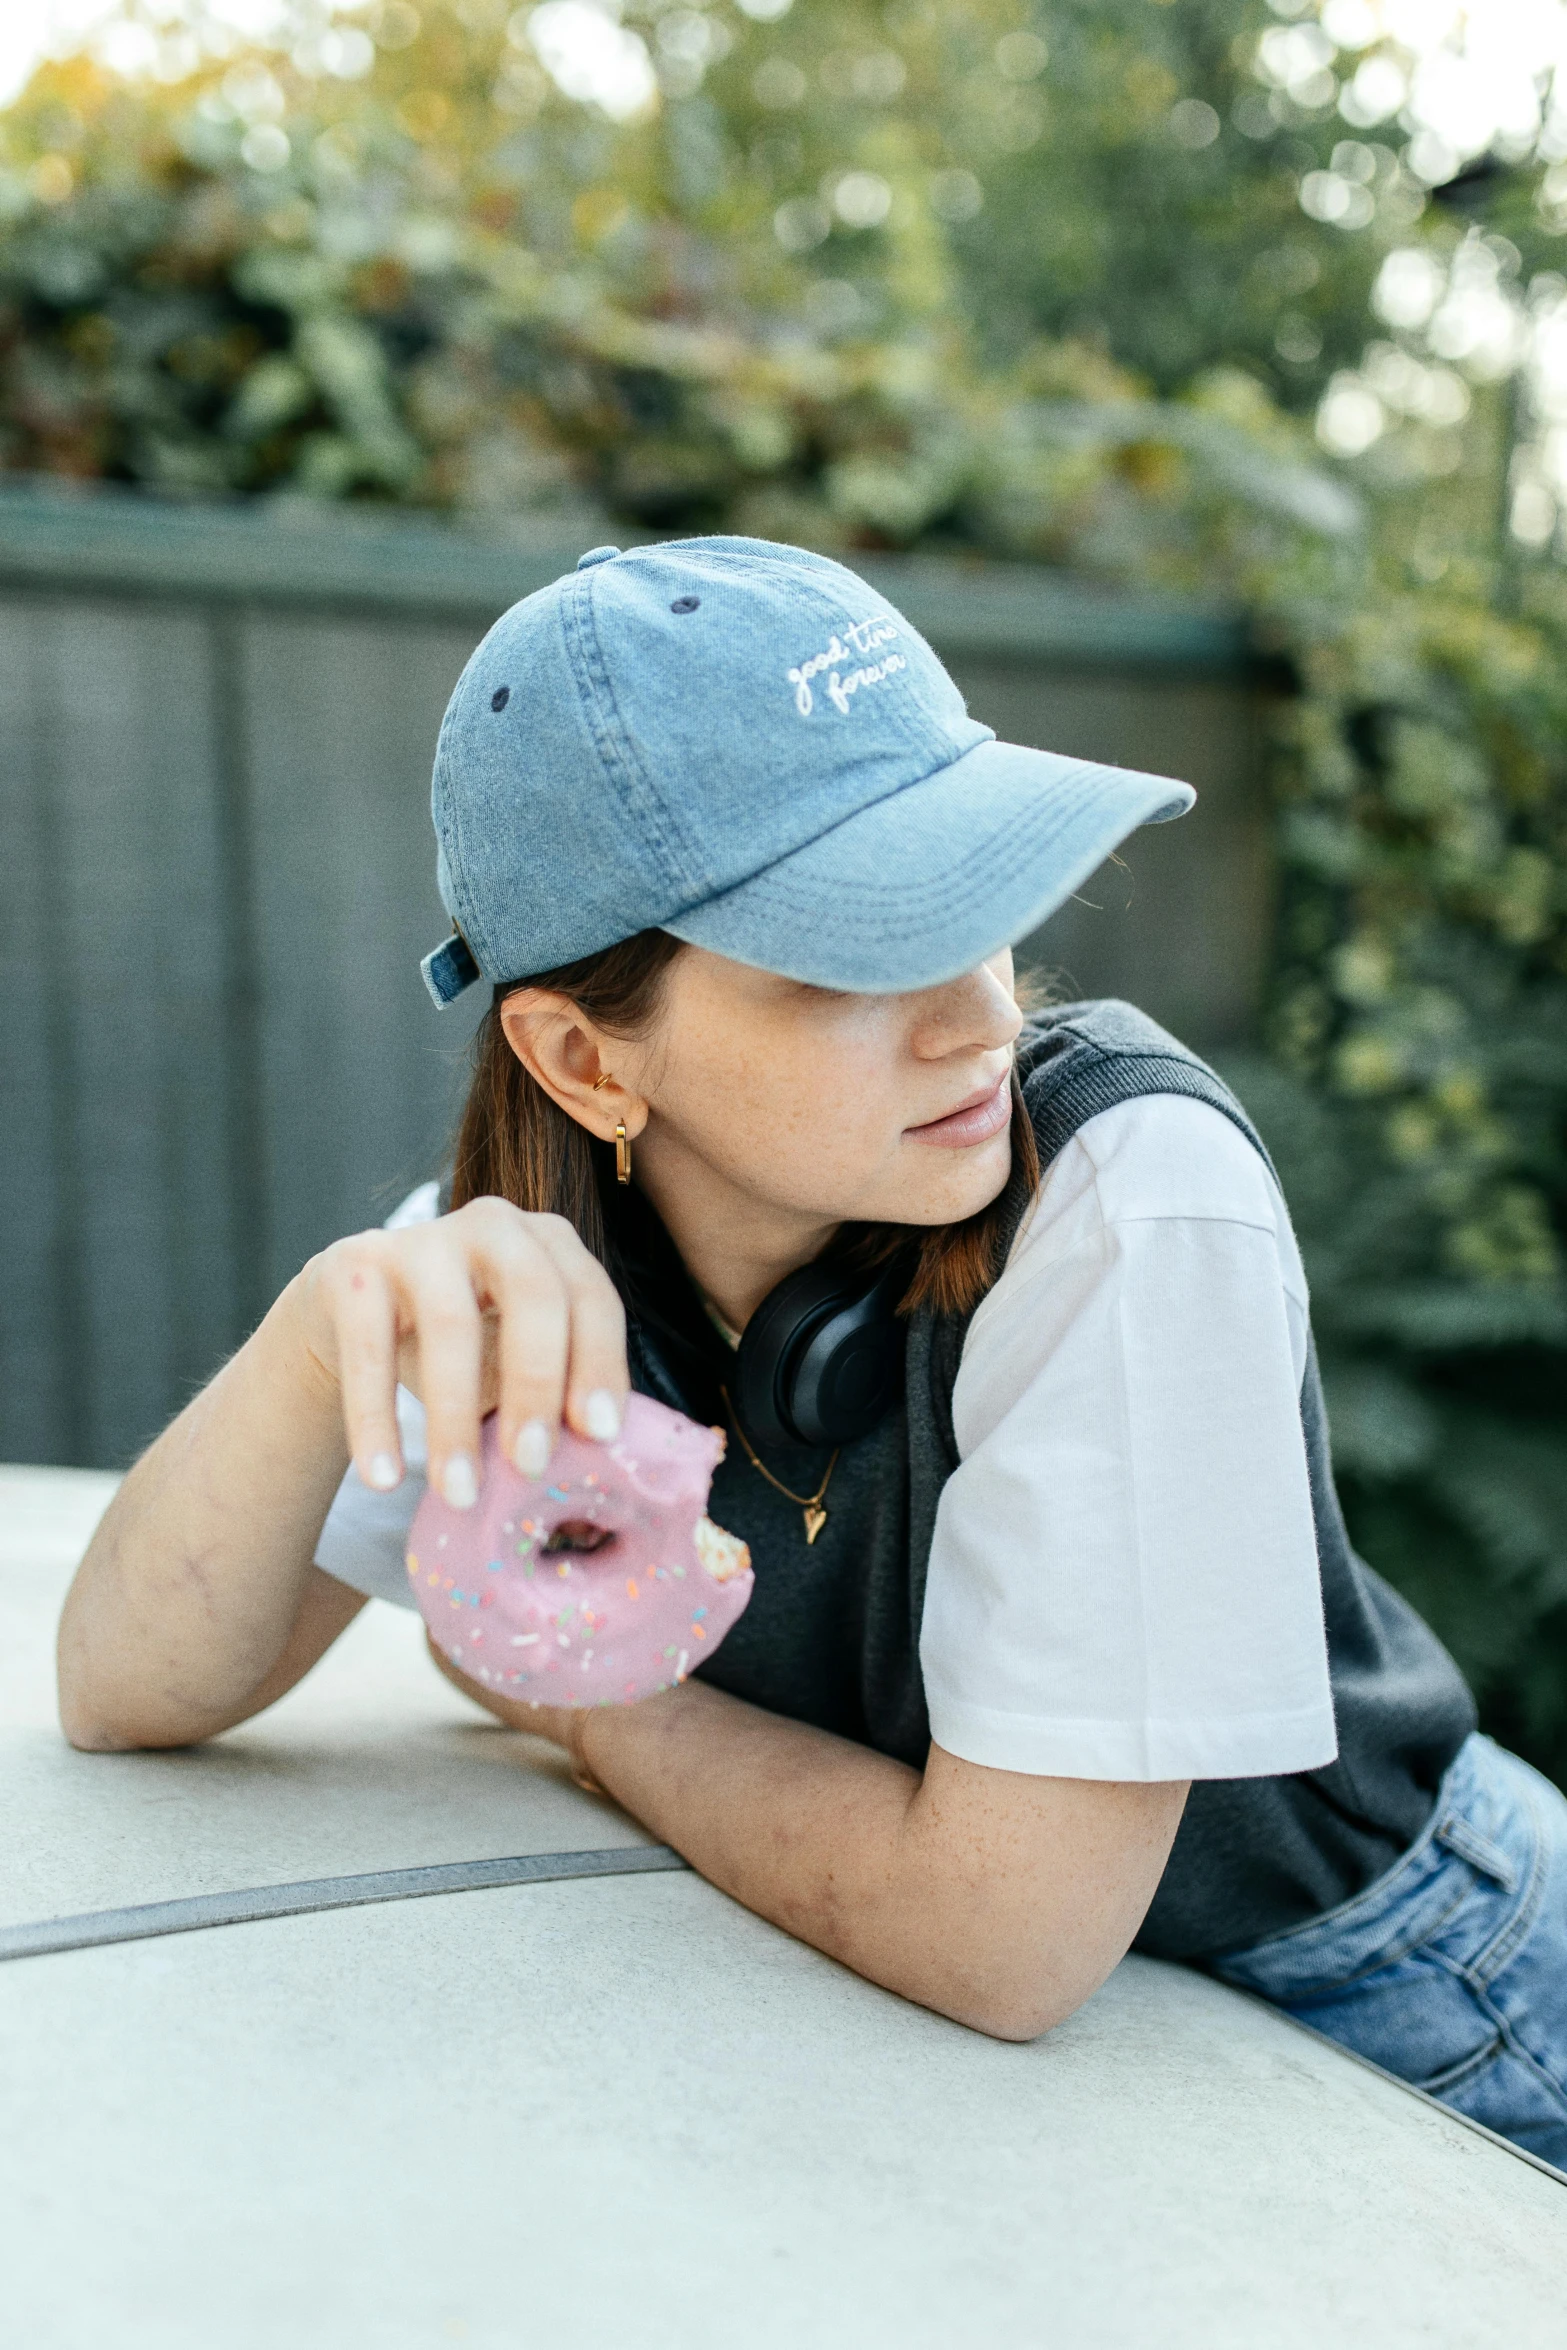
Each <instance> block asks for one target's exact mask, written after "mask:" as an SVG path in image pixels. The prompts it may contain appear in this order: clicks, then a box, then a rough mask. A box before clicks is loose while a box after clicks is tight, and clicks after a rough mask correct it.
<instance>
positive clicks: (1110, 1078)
mask: <svg viewBox="0 0 1567 2350" xmlns="http://www.w3.org/2000/svg"><path fill="white" fill-rule="evenodd" d="M1018 1073H1019V1076H1020V1078H1021V1080H1022V1086H1023V1097H1024V1100H1025V1101H1026V1103H1027V1105H1028V1109H1029V1114H1030V1116H1031V1117H1032V1119H1033V1123H1034V1131H1035V1133H1036V1135H1037V1136H1038V1139H1039V1155H1040V1159H1041V1162H1042V1163H1044V1164H1048V1163H1049V1161H1050V1160H1051V1159H1052V1158H1054V1156H1055V1155H1056V1153H1057V1152H1058V1151H1059V1150H1060V1149H1061V1148H1062V1147H1063V1145H1064V1144H1065V1143H1067V1142H1068V1141H1069V1140H1070V1138H1071V1137H1072V1135H1073V1134H1075V1133H1076V1131H1077V1129H1078V1128H1079V1127H1080V1126H1081V1125H1083V1124H1084V1123H1085V1122H1086V1121H1087V1120H1088V1119H1089V1118H1092V1117H1093V1116H1094V1115H1095V1114H1096V1113H1097V1112H1098V1111H1100V1110H1106V1109H1110V1108H1113V1107H1114V1105H1115V1104H1116V1103H1118V1102H1124V1101H1130V1100H1132V1099H1134V1098H1136V1097H1137V1096H1139V1095H1142V1094H1152V1093H1176V1094H1184V1095H1186V1096H1187V1097H1188V1098H1190V1099H1192V1100H1194V1101H1202V1102H1207V1103H1208V1104H1210V1106H1211V1107H1212V1108H1214V1109H1216V1110H1218V1111H1219V1112H1220V1113H1221V1114H1222V1115H1223V1116H1224V1117H1226V1118H1228V1119H1230V1120H1231V1121H1232V1123H1233V1124H1234V1125H1236V1126H1237V1127H1238V1128H1239V1129H1240V1131H1241V1132H1242V1133H1243V1134H1244V1135H1245V1136H1246V1138H1247V1140H1248V1141H1249V1142H1250V1143H1251V1144H1252V1145H1253V1146H1254V1147H1255V1148H1256V1149H1257V1150H1258V1151H1259V1152H1261V1153H1262V1156H1263V1157H1264V1159H1266V1158H1267V1152H1266V1151H1265V1150H1264V1148H1263V1144H1262V1142H1261V1139H1260V1138H1259V1136H1258V1134H1257V1132H1256V1129H1255V1128H1254V1127H1253V1126H1252V1124H1251V1122H1250V1120H1249V1119H1248V1118H1247V1116H1246V1114H1245V1112H1244V1110H1242V1109H1241V1107H1240V1105H1239V1103H1238V1102H1237V1101H1236V1100H1235V1097H1234V1096H1233V1094H1231V1093H1230V1092H1229V1091H1228V1089H1227V1088H1226V1087H1225V1086H1224V1085H1223V1084H1222V1082H1221V1081H1220V1079H1219V1078H1218V1077H1216V1076H1215V1075H1214V1073H1213V1071H1212V1070H1211V1069H1209V1068H1207V1067H1206V1066H1205V1064H1204V1063H1203V1062H1201V1061H1199V1060H1198V1059H1197V1058H1196V1057H1195V1055H1193V1054H1192V1053H1189V1052H1187V1051H1186V1049H1185V1048H1184V1046H1182V1045H1179V1044H1177V1043H1176V1042H1175V1040H1174V1039H1173V1038H1172V1037H1169V1036H1167V1035H1166V1034H1165V1033H1164V1031H1163V1030H1162V1029H1160V1028H1158V1027H1156V1026H1155V1025H1154V1023H1153V1022H1152V1021H1151V1020H1148V1019H1146V1018H1145V1017H1144V1016H1143V1014H1142V1013H1140V1012H1137V1011H1134V1010H1133V1009H1132V1007H1131V1006H1130V1005H1127V1004H1120V1003H1093V1004H1071V1005H1066V1006H1064V1007H1061V1008H1059V1009H1056V1010H1053V1011H1050V1012H1047V1013H1044V1014H1042V1015H1040V1016H1038V1017H1037V1018H1035V1019H1034V1020H1032V1021H1031V1022H1030V1024H1029V1027H1028V1028H1027V1030H1026V1031H1025V1032H1024V1035H1023V1037H1022V1038H1021V1039H1020V1041H1019V1050H1018ZM625 1201H626V1195H625V1194H622V1195H621V1201H620V1202H619V1203H617V1202H614V1201H612V1200H609V1199H606V1207H607V1208H608V1209H609V1211H610V1215H611V1219H612V1231H613V1232H614V1261H613V1263H612V1270H613V1271H614V1272H615V1275H616V1278H617V1281H618V1282H619V1284H620V1287H621V1289H622V1292H623V1294H624V1295H625V1296H626V1301H627V1307H628V1319H629V1324H630V1337H631V1358H632V1376H633V1380H634V1383H635V1384H636V1385H637V1386H638V1387H639V1388H641V1389H642V1390H643V1391H644V1392H645V1393H648V1394H652V1395H657V1396H659V1397H661V1398H662V1399H663V1400H664V1401H665V1402H668V1403H672V1404H674V1405H676V1406H677V1407H678V1408H680V1409H683V1410H686V1411H689V1412H690V1413H691V1414H692V1415H693V1416H694V1417H700V1418H703V1419H706V1420H709V1421H719V1422H721V1421H723V1420H724V1419H725V1417H726V1415H725V1411H724V1405H723V1401H722V1398H721V1396H720V1395H719V1393H718V1387H719V1382H720V1381H721V1380H723V1379H724V1378H725V1377H726V1375H727V1370H728V1367H729V1363H730V1360H731V1358H730V1357H728V1355H727V1353H726V1350H725V1349H724V1347H723V1345H722V1342H721V1341H720V1340H719V1339H718V1338H717V1336H716V1334H715V1333H714V1332H713V1331H712V1329H711V1327H710V1325H709V1324H708V1323H707V1321H706V1318H705V1316H704V1315H703V1314H702V1312H701V1309H700V1305H699V1303H698V1302H697V1301H696V1299H695V1294H694V1292H693V1291H692V1290H691V1287H690V1284H689V1282H688V1281H687V1280H686V1279H685V1276H684V1273H683V1269H682V1268H681V1267H680V1265H679V1261H678V1259H677V1258H676V1257H675V1254H674V1251H673V1248H672V1246H671V1244H670V1243H669V1241H668V1238H667V1236H666V1235H665V1234H664V1233H663V1230H662V1227H661V1226H659V1225H658V1223H657V1219H656V1218H654V1217H653V1216H652V1214H651V1211H650V1210H648V1209H647V1208H646V1207H645V1206H641V1205H638V1206H632V1207H628V1206H627V1205H626V1204H625ZM1027 1205H1028V1194H1027V1191H1026V1189H1025V1187H1024V1185H1023V1183H1022V1182H1021V1180H1020V1179H1019V1178H1017V1177H1014V1180H1013V1182H1012V1184H1011V1185H1010V1186H1009V1189H1008V1192H1007V1194H1006V1197H1005V1200H1004V1203H1003V1214H1004V1220H1005V1229H1006V1237H1007V1238H1008V1240H1010V1239H1011V1237H1012V1235H1013V1234H1014V1233H1015V1232H1016V1230H1017V1227H1018V1224H1019V1222H1020V1221H1021V1218H1022V1216H1023V1214H1024V1211H1025V1209H1026V1207H1027ZM617 1209H618V1216H617ZM966 1328H967V1318H966V1317H955V1316H950V1315H948V1316H943V1315H936V1314H932V1313H928V1312H921V1313H918V1314H916V1315H915V1316H914V1317H913V1319H912V1321H911V1324H910V1329H909V1344H908V1358H907V1370H906V1375H905V1387H904V1398H903V1402H902V1405H901V1406H900V1407H899V1408H898V1409H897V1410H896V1411H894V1412H892V1413H889V1414H888V1416H887V1418H886V1419H884V1420H883V1421H882V1422H881V1424H880V1425H879V1426H878V1427H877V1428H876V1429H874V1430H873V1431H872V1433H871V1434H870V1435H869V1436H867V1437H865V1438H863V1439H862V1440H861V1441H860V1442H859V1443H858V1444H854V1445H850V1446H847V1447H846V1448H845V1449H844V1451H843V1453H842V1455H841V1457H840V1459H839V1461H838V1465H837V1468H836V1469H835V1471H834V1473H833V1479H832V1484H831V1487H830V1489H829V1492H828V1497H827V1498H828V1503H829V1512H828V1519H827V1524H826V1526H825V1528H824V1529H823V1532H822V1534H821V1536H820V1538H819V1540H818V1541H817V1542H816V1543H815V1545H814V1546H810V1545H807V1543H806V1541H805V1536H804V1529H803V1524H802V1518H801V1512H800V1509H799V1507H798V1505H797V1504H795V1503H794V1502H792V1501H788V1500H785V1499H784V1498H783V1497H782V1496H781V1495H779V1494H777V1493H775V1492H774V1491H773V1489H772V1488H771V1487H770V1486H768V1485H767V1484H765V1483H764V1481H763V1480H762V1478H760V1477H759V1476H758V1475H757V1473H756V1471H755V1470H754V1469H753V1468H752V1467H751V1465H750V1463H749V1462H748V1461H747V1460H746V1458H745V1455H744V1453H743V1451H742V1450H741V1448H740V1447H739V1446H738V1445H735V1444H731V1446H730V1450H729V1453H728V1456H727V1457H726V1459H725V1460H724V1461H723V1462H722V1463H721V1465H720V1467H719V1470H718V1474H717V1476H716V1478H715V1480H714V1485H713V1495H712V1500H711V1503H710V1505H709V1506H710V1508H711V1511H712V1515H713V1516H714V1518H716V1519H717V1521H718V1522H719V1524H720V1525H723V1526H727V1527H729V1528H730V1529H731V1531H732V1532H734V1533H736V1534H739V1535H742V1536H743V1537H744V1539H745V1540H746V1541H747V1542H748V1543H749V1544H750V1547H751V1557H752V1562H753V1564H754V1566H755V1569H756V1588H755V1591H754V1593H753V1596H752V1599H751V1604H750V1606H749V1607H748V1608H747V1610H746V1612H745V1614H744V1615H743V1616H742V1617H741V1619H740V1621H739V1623H738V1624H737V1625H736V1626H735V1627H734V1629H733V1630H732V1631H731V1632H730V1634H729V1635H728V1638H727V1639H726V1641H725V1643H724V1645H723V1647H722V1649H721V1650H720V1651H719V1652H718V1654H717V1655H716V1656H715V1657H713V1659H712V1660H711V1662H710V1663H708V1664H706V1665H704V1666H703V1667H702V1668H701V1671H702V1677H703V1678H704V1679H705V1680H708V1681H711V1682H712V1683H713V1684H714V1686H715V1687H717V1688H720V1689H728V1690H730V1691H732V1692H733V1693H734V1694H735V1695H736V1696H737V1697H744V1698H747V1699H749V1700H750V1701H751V1702H752V1703H753V1704H756V1705H762V1706H766V1707H767V1708H769V1710H771V1711H772V1712H774V1713H780V1714H786V1715H788V1716H790V1717H792V1718H793V1719H795V1720H797V1721H804V1722H812V1723H815V1724H817V1725H818V1726H819V1727H820V1728H822V1729H825V1730H832V1731H836V1732H837V1733H838V1734H839V1735H840V1736H842V1737H846V1738H853V1739H856V1740H858V1741H859V1742H860V1743H862V1744H864V1745H868V1746H873V1747H876V1748H877V1749H879V1750H880V1751H881V1752H882V1753H883V1754H889V1755H895V1756H897V1757H898V1758H899V1759H900V1760H901V1761H904V1762H907V1763H911V1764H913V1765H915V1766H916V1767H919V1766H922V1765H923V1763H924V1761H925V1757H926V1753H927V1750H928V1747H929V1743H930V1723H929V1718H928V1716H927V1713H926V1709H925V1691H924V1684H923V1681H922V1678H921V1674H920V1664H919V1634H920V1617H921V1614H922V1611H923V1607H924V1600H925V1572H926V1566H927V1563H928V1561H929V1557H930V1545H931V1535H932V1531H933V1529H934V1525H935V1516H936V1504H937V1502H938V1500H939V1498H940V1494H941V1489H942V1486H943V1484H944V1483H945V1482H946V1479H947V1478H948V1477H949V1476H950V1475H951V1474H952V1472H953V1470H954V1469H955V1468H956V1467H957V1465H958V1450H957V1444H956V1440H955V1438H954V1435H953V1429H952V1392H953V1386H954V1383H955V1381H956V1378H957V1370H958V1362H959V1359H960V1356H961V1353H962V1347H963V1337H964V1332H965V1330H966ZM1301 1421H1302V1426H1303V1430H1304V1434H1305V1441H1306V1456H1307V1461H1308V1464H1309V1467H1310V1474H1311V1493H1312V1506H1313V1510H1314V1513H1315V1518H1316V1532H1317V1555H1318V1559H1319V1561H1320V1565H1321V1572H1322V1596H1323V1604H1324V1610H1325V1616H1326V1623H1327V1639H1328V1659H1329V1668H1330V1671H1331V1675H1332V1683H1333V1699H1334V1708H1335V1713H1336V1716H1337V1723H1338V1738H1339V1755H1338V1760H1337V1761H1336V1762H1334V1763H1332V1764H1330V1765H1329V1766H1328V1768H1327V1769H1325V1770H1321V1771H1310V1772H1305V1773H1302V1774H1300V1775H1298V1776H1295V1777H1291V1778H1273V1779H1225V1780H1204V1781H1200V1782H1198V1784H1197V1785H1195V1786H1194V1787H1193V1789H1192V1793H1191V1798H1190V1801H1189V1802H1188V1804H1187V1808H1186V1814H1185V1817H1184V1819H1183V1821H1182V1823H1181V1828H1180V1832H1179V1834H1178V1835H1177V1837H1176V1840H1175V1846H1174V1850H1173V1851H1172V1853H1171V1855H1170V1859H1169V1863H1168V1865H1167V1867H1166V1869H1165V1872H1164V1877H1163V1880H1162V1882H1161V1884H1160V1886H1159V1890H1158V1892H1157V1894H1156V1895H1155V1896H1154V1901H1153V1905H1152V1907H1151V1908H1150V1910H1149V1912H1148V1915H1147V1918H1146V1919H1145V1921H1144V1923H1143V1927H1142V1930H1141V1932H1140V1933H1139V1935H1138V1937H1137V1943H1136V1947H1137V1948H1138V1949H1139V1950H1144V1951H1148V1952H1150V1953H1152V1954H1153V1955H1155V1956H1157V1957H1161V1958H1178V1959H1200V1958H1203V1957H1205V1956H1209V1955H1213V1954H1216V1953H1218V1952H1220V1951H1223V1950H1229V1949H1234V1948H1237V1947H1240V1946H1242V1945H1244V1944H1246V1943H1249V1942H1253V1941H1256V1940H1258V1939H1260V1938H1261V1937H1262V1936H1263V1935H1265V1934H1271V1933H1276V1932H1279V1931H1280V1930H1282V1929H1283V1928H1285V1927H1288V1926H1293V1925H1296V1924H1299V1923H1301V1922H1302V1921H1303V1920H1305V1919H1307V1918H1310V1917H1314V1916H1316V1915H1319V1914H1320V1913H1321V1912H1322V1911H1323V1910H1325V1909H1331V1908H1333V1907H1335V1906H1336V1905H1337V1904H1338V1903H1339V1902H1341V1901H1345V1900H1348V1899H1349V1898H1350V1897H1351V1896H1352V1895H1354V1894H1356V1893H1358V1892H1360V1891H1361V1890H1362V1889H1363V1888H1364V1887H1365V1886H1367V1885H1369V1884H1370V1883H1372V1882H1373V1881H1374V1879H1376V1878H1377V1877H1379V1876H1381V1875H1382V1874H1383V1872H1384V1871H1385V1870H1386V1869H1387V1868H1389V1867H1390V1866H1391V1864H1392V1863H1393V1861H1395V1860H1396V1859H1397V1858H1398V1856H1399V1854H1400V1853H1401V1852H1402V1851H1404V1850H1405V1848H1406V1847H1407V1846H1408V1845H1409V1844H1410V1843H1411V1842H1412V1841H1413V1839H1414V1838H1415V1837H1416V1836H1417V1835H1418V1834H1419V1833H1420V1831H1421V1829H1422V1828H1423V1827H1424V1825H1425V1823H1426V1820H1427V1818H1428V1816H1429V1814H1430V1811H1431V1807H1432V1802H1433V1799H1434V1797H1435V1794H1436V1789H1437V1785H1438V1783H1439V1781H1440V1779H1441V1776H1442V1773H1443V1772H1444V1770H1445V1769H1446V1768H1447V1765H1448V1764H1449V1762H1451V1760H1452V1758H1453V1756H1454V1755H1455V1754H1456V1753H1457V1751H1458V1749H1459V1747H1460V1746H1461V1745H1462V1743H1463V1741H1464V1739H1465V1738H1466V1737H1467V1736H1468V1734H1469V1732H1470V1731H1471V1730H1472V1729H1473V1727H1474V1707H1473V1703H1472V1701H1471V1699H1470V1696H1469V1692H1468V1690H1467V1689H1466V1687H1465V1686H1464V1683H1463V1680H1462V1678H1461V1676H1460V1675H1459V1672H1458V1669H1457V1667H1456V1666H1455V1665H1454V1663H1453V1662H1452V1659H1451V1658H1450V1657H1449V1656H1448V1654H1447V1652H1446V1650H1445V1649H1444V1648H1443V1647H1442V1646H1441V1644H1440V1642H1439V1641H1438V1640H1437V1639H1436V1637H1435V1635H1434V1634H1433V1633H1432V1632H1430V1631H1429V1630H1428V1629H1427V1627H1426V1626H1425V1624H1424V1623H1422V1621H1421V1619H1420V1618H1419V1617H1418V1616H1417V1615H1416V1614H1415V1613H1414V1611H1413V1609H1412V1608H1410V1607H1409V1606H1408V1605H1407V1604H1406V1603H1405V1601H1403V1600H1402V1599H1400V1598H1399V1597H1398V1595H1397V1594H1396V1593H1395V1592H1394V1591H1392V1590H1390V1589H1389V1587H1388V1586H1387V1584H1385V1583H1384V1582H1383V1581H1382V1580H1381V1579H1380V1577H1378V1576H1377V1575H1375V1574H1373V1573H1372V1571H1371V1569H1370V1568H1369V1567H1367V1566H1366V1565H1365V1564H1364V1563H1363V1561H1362V1560H1360V1559H1359V1558H1357V1557H1356V1555H1355V1552H1354V1551H1353V1549H1352V1548H1351V1546H1350V1542H1349V1537H1348V1535H1347V1533H1346V1532H1345V1528H1344V1521H1343V1518H1342V1515H1341V1514H1340V1511H1339V1505H1338V1498H1337V1495H1336V1494H1335V1492H1334V1489H1333V1478H1332V1471H1331V1467H1330V1464H1329V1458H1328V1435H1327V1422H1326V1418H1325V1415H1324V1412H1323V1405H1322V1388H1321V1382H1320V1380H1319V1378H1318V1375H1317V1364H1316V1356H1315V1352H1314V1351H1313V1352H1312V1354H1311V1357H1310V1359H1309V1361H1308V1365H1307V1370H1306V1378H1305V1383H1304V1387H1303V1390H1302V1394H1301ZM826 1460H827V1456H826V1455H825V1454H824V1453H818V1452H809V1451H800V1452H795V1453H790V1452H786V1451H783V1450H770V1451H769V1453H768V1455H767V1465H768V1467H769V1468H770V1469H771V1470H772V1471H773V1472H774V1474H775V1475H776V1476H778V1477H779V1478H780V1479H781V1480H782V1482H783V1483H784V1484H785V1485H788V1486H791V1487H792V1488H793V1489H794V1490H795V1491H796V1492H797V1493H810V1492H813V1491H814V1490H815V1488H816V1486H817V1484H818V1483H819V1482H820V1479H821V1475H822V1471H823V1469H824V1468H825V1466H826Z"/></svg>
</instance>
